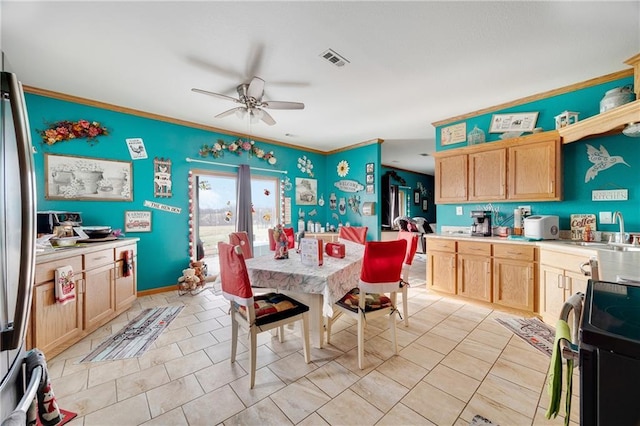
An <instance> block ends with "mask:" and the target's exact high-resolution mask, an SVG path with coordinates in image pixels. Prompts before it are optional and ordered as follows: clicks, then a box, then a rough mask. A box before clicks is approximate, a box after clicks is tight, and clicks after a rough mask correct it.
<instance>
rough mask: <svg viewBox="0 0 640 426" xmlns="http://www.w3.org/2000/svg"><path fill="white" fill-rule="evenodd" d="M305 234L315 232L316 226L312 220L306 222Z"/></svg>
mask: <svg viewBox="0 0 640 426" xmlns="http://www.w3.org/2000/svg"><path fill="white" fill-rule="evenodd" d="M307 232H316V224H315V223H313V221H312V220H309V222H307Z"/></svg>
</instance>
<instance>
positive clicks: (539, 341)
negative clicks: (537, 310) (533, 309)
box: [496, 318, 556, 356]
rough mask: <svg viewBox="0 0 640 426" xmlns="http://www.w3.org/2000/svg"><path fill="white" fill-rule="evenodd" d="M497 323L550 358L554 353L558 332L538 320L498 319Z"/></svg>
mask: <svg viewBox="0 0 640 426" xmlns="http://www.w3.org/2000/svg"><path fill="white" fill-rule="evenodd" d="M496 321H498V322H499V323H500V324H502V325H503V326H505V327H507V328H508V329H509V330H511V331H513V332H514V333H515V334H517V335H518V336H519V337H520V338H522V339H523V340H524V341H525V342H527V343H528V344H530V345H531V346H533V347H534V348H536V349H538V350H539V351H540V352H543V353H545V354H547V355H548V356H551V354H552V353H553V342H554V340H555V337H556V331H555V329H553V328H552V327H551V326H548V325H547V324H545V323H544V322H542V321H541V320H539V319H538V318H496Z"/></svg>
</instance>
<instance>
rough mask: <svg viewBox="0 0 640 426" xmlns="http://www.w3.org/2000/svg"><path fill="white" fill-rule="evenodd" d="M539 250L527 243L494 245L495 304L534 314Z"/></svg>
mask: <svg viewBox="0 0 640 426" xmlns="http://www.w3.org/2000/svg"><path fill="white" fill-rule="evenodd" d="M535 262H536V248H535V247H534V246H529V245H524V244H494V247H493V303H496V304H498V305H502V306H506V307H509V308H514V309H520V310H523V311H530V312H535V310H536V302H535V288H536V266H535V265H536V264H535Z"/></svg>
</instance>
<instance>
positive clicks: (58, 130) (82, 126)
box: [40, 120, 109, 145]
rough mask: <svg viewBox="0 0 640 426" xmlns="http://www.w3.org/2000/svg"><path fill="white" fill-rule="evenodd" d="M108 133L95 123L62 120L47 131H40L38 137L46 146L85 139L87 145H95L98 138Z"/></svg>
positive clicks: (104, 128)
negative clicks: (40, 137)
mask: <svg viewBox="0 0 640 426" xmlns="http://www.w3.org/2000/svg"><path fill="white" fill-rule="evenodd" d="M108 134H109V132H108V131H107V129H106V127H102V126H101V125H100V123H98V122H97V121H92V122H89V121H88V120H78V121H69V120H63V121H58V122H56V123H53V124H51V125H50V126H49V128H48V129H46V130H42V131H40V136H42V139H43V140H44V142H45V143H46V144H47V145H53V144H54V143H56V142H60V141H70V140H72V139H81V138H87V139H88V141H87V142H89V144H91V145H93V144H94V143H97V141H96V140H95V138H96V137H98V136H106V135H108Z"/></svg>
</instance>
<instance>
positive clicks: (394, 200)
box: [389, 185, 400, 226]
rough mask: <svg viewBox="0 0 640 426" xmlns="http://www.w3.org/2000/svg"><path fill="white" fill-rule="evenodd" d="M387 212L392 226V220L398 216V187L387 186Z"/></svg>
mask: <svg viewBox="0 0 640 426" xmlns="http://www.w3.org/2000/svg"><path fill="white" fill-rule="evenodd" d="M389 211H390V213H391V217H390V218H389V219H390V222H391V226H393V223H394V220H395V219H396V218H397V217H398V216H400V196H399V195H398V186H397V185H390V186H389Z"/></svg>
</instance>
